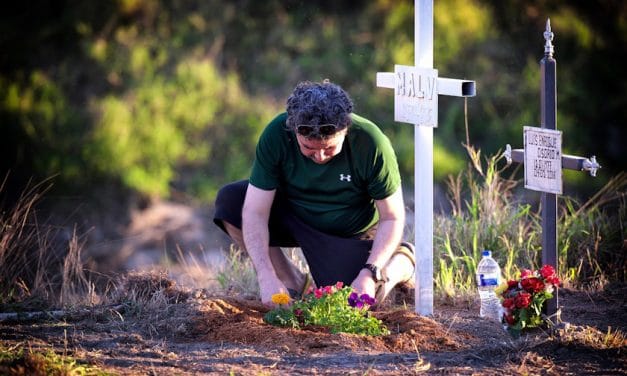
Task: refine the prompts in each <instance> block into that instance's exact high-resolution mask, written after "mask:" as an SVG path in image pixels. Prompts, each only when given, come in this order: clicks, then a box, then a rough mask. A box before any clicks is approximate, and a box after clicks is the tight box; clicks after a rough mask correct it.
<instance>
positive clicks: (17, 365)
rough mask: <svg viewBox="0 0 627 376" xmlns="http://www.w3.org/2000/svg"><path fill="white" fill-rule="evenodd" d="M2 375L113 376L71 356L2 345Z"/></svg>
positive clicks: (0, 356) (0, 355)
mask: <svg viewBox="0 0 627 376" xmlns="http://www.w3.org/2000/svg"><path fill="white" fill-rule="evenodd" d="M0 374H2V375H32V376H40V375H51V376H57V375H59V376H61V375H85V376H88V375H89V376H105V375H113V374H112V373H109V372H106V371H104V370H102V369H100V368H98V367H94V366H90V365H87V364H84V363H82V362H80V361H78V360H76V359H74V358H73V357H71V356H67V355H60V354H57V353H55V352H54V351H51V350H33V349H32V348H28V349H26V348H24V347H23V346H14V347H6V346H3V345H0Z"/></svg>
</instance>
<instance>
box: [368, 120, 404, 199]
mask: <svg viewBox="0 0 627 376" xmlns="http://www.w3.org/2000/svg"><path fill="white" fill-rule="evenodd" d="M374 139H375V144H376V147H375V148H374V155H373V156H372V169H371V170H370V174H369V178H368V194H369V195H370V197H372V198H373V199H375V200H382V199H384V198H387V197H389V196H391V195H392V194H393V193H394V192H396V191H397V190H398V188H399V187H400V185H401V176H400V172H399V169H398V161H397V160H396V154H395V153H394V148H393V147H392V143H391V142H390V140H389V139H388V138H387V137H386V136H385V135H384V134H383V132H380V131H379V132H376V133H375V138H374Z"/></svg>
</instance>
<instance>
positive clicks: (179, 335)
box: [0, 287, 627, 375]
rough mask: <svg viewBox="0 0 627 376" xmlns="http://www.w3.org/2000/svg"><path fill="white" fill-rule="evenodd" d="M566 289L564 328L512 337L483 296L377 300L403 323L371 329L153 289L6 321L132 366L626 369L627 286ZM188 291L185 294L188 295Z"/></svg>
mask: <svg viewBox="0 0 627 376" xmlns="http://www.w3.org/2000/svg"><path fill="white" fill-rule="evenodd" d="M606 291H609V292H603V293H594V294H592V293H586V292H578V291H563V292H562V295H561V300H560V304H561V305H562V306H563V315H562V318H563V320H564V321H567V322H568V323H569V324H570V325H569V327H568V328H567V329H564V330H561V331H558V332H556V333H554V334H553V335H550V334H549V333H546V332H543V331H540V330H538V331H535V332H531V333H528V334H527V335H524V336H522V337H521V338H519V339H516V340H514V339H512V338H511V337H510V336H509V335H508V334H507V333H506V332H504V331H503V330H502V328H501V327H500V324H498V323H495V322H490V321H487V320H483V319H480V318H478V317H477V315H476V312H477V308H476V307H474V306H469V307H451V306H447V305H441V304H440V305H437V304H436V307H435V312H436V313H435V314H434V316H433V317H422V316H417V315H415V314H414V313H413V308H412V307H408V308H409V309H402V308H400V307H396V308H390V309H387V310H384V311H379V312H376V316H377V317H379V318H380V319H382V320H383V321H384V323H386V325H387V326H388V328H389V329H390V331H391V332H392V334H390V335H388V336H383V337H364V336H356V335H349V334H329V333H324V332H320V331H308V330H301V331H296V330H291V329H285V328H277V327H272V326H268V325H266V324H264V323H263V321H262V316H263V313H264V312H265V309H264V308H263V306H261V305H260V304H259V303H258V302H256V301H252V300H244V299H241V298H236V297H205V296H203V295H202V294H200V293H197V294H196V296H188V297H186V299H181V296H177V298H176V299H174V300H172V299H170V300H168V299H162V300H160V301H158V299H152V300H151V302H150V303H147V304H145V305H125V306H123V307H121V308H120V307H119V306H118V307H116V308H117V309H112V307H96V308H94V309H93V310H91V311H90V312H88V313H85V312H83V313H80V314H79V313H77V314H74V315H70V316H69V317H67V318H66V319H65V320H63V321H44V322H42V321H38V322H2V323H0V339H1V340H2V343H3V344H4V345H5V346H16V345H23V346H26V348H28V347H30V348H33V349H37V348H43V349H54V350H55V351H56V352H58V353H60V354H67V355H72V356H73V357H75V358H76V359H78V360H80V361H85V362H88V363H91V364H97V365H100V366H101V367H103V368H104V369H106V370H108V371H111V372H115V373H118V374H121V375H175V374H176V375H198V374H230V373H232V374H244V375H248V374H267V375H275V374H276V375H284V374H292V375H300V374H308V375H309V374H342V375H343V374H373V375H379V374H380V375H408V374H418V373H425V374H461V375H473V374H487V375H491V374H494V375H497V374H498V375H503V374H543V375H568V374H604V375H611V374H616V375H618V374H621V375H623V374H626V373H627V353H626V350H627V342H626V340H625V338H624V336H621V335H620V333H619V335H614V336H611V335H608V334H607V333H608V328H610V327H611V329H609V330H610V334H612V333H613V332H615V331H616V330H619V331H621V332H622V333H623V334H624V333H626V332H627V323H626V318H627V315H626V313H627V303H626V300H625V299H626V296H627V288H624V287H621V288H616V289H608V290H606ZM177 301H178V302H177Z"/></svg>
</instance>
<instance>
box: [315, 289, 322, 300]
mask: <svg viewBox="0 0 627 376" xmlns="http://www.w3.org/2000/svg"><path fill="white" fill-rule="evenodd" d="M314 295H315V297H316V299H320V298H322V296H323V295H324V292H323V291H322V289H316V290H315V291H314Z"/></svg>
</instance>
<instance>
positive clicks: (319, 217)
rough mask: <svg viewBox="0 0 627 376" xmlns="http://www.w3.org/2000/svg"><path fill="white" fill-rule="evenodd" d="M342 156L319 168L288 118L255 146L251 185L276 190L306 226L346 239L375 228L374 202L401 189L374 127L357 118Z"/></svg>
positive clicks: (382, 137) (271, 126)
mask: <svg viewBox="0 0 627 376" xmlns="http://www.w3.org/2000/svg"><path fill="white" fill-rule="evenodd" d="M351 116H352V124H351V126H350V128H349V130H348V134H347V135H346V138H345V140H344V144H343V145H342V151H341V152H340V153H339V154H338V155H336V156H335V157H333V159H331V160H330V161H329V162H328V163H326V164H322V165H321V164H316V163H314V162H313V161H312V160H310V159H309V158H307V157H305V156H304V155H303V154H302V153H301V152H300V149H299V147H298V142H297V141H296V135H295V134H294V132H292V131H289V130H287V128H286V125H285V121H286V119H287V114H286V113H283V114H280V115H279V116H277V117H276V118H275V119H274V120H272V121H271V122H270V124H268V126H267V127H266V128H265V130H264V131H263V133H262V134H261V137H260V139H259V142H258V144H257V150H256V157H255V161H254V163H253V168H252V173H251V176H250V180H249V181H250V184H252V185H254V186H255V187H257V188H260V189H263V190H273V189H276V190H277V194H279V195H282V196H283V197H285V198H286V199H287V202H288V203H289V205H290V207H291V209H292V210H293V212H294V213H295V214H296V216H298V217H299V218H300V219H301V220H303V221H304V222H305V223H307V224H308V225H310V226H312V227H314V228H316V229H318V230H320V231H322V232H325V233H328V234H333V235H337V236H343V237H348V236H352V235H355V234H358V233H360V232H363V231H365V230H367V229H368V228H369V227H370V226H372V225H373V224H375V223H376V222H377V221H378V219H379V216H378V213H377V210H376V207H375V203H374V202H375V200H381V199H384V198H386V197H389V196H390V195H391V194H392V193H394V192H396V190H397V189H398V188H399V187H400V185H401V178H400V174H399V171H398V163H397V161H396V155H395V154H394V150H393V148H392V145H391V143H390V140H389V139H388V138H387V137H386V136H385V135H384V134H383V132H381V130H380V129H379V128H378V127H377V126H376V125H375V124H374V123H372V122H371V121H369V120H367V119H365V118H363V117H360V116H358V115H355V114H353V115H351Z"/></svg>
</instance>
